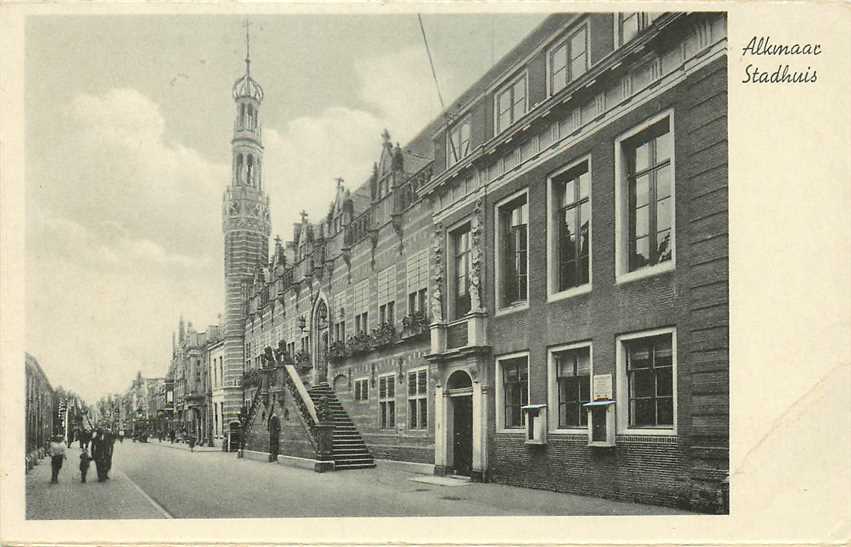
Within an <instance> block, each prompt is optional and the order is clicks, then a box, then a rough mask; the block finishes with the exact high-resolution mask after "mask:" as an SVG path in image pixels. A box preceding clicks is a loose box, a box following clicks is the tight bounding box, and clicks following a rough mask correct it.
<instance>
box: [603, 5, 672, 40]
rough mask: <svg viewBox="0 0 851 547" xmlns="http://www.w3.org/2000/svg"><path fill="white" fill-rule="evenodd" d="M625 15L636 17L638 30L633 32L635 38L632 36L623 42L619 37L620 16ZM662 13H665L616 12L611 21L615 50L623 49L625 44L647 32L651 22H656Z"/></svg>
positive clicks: (621, 37)
mask: <svg viewBox="0 0 851 547" xmlns="http://www.w3.org/2000/svg"><path fill="white" fill-rule="evenodd" d="M627 13H634V14H636V15H637V16H638V29H637V30H636V31H635V36H633V37H632V38H630V39H629V40H626V41H624V40H623V36H621V16H622V15H624V14H627ZM664 13H665V12H664V11H660V12H651V11H622V12H616V13H615V14H614V17H613V18H612V19H613V21H612V25H613V28H612V31H613V35H614V36H613V38H614V42H613V43H614V45H615V49H617V48H620V47H623V46H625V45H626V44H628V43H630V42H631V41H633V40H634V39H635V38H637V37H638V35H639V34H641V33H642V32H644V31H645V30H647V28H648V27H650V26H651V25H652V24H653V22H654V21H656V19H658V18H659V17H661V16H662V15H663V14H664Z"/></svg>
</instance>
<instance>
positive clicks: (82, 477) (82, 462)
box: [80, 448, 92, 482]
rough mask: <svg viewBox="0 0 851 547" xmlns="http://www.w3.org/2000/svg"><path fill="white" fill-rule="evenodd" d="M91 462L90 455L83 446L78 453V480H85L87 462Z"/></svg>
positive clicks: (87, 468) (87, 467)
mask: <svg viewBox="0 0 851 547" xmlns="http://www.w3.org/2000/svg"><path fill="white" fill-rule="evenodd" d="M91 462H92V458H91V456H89V453H88V452H87V451H86V449H85V448H84V449H83V451H82V453H80V482H86V475H87V474H88V473H89V464H90V463H91Z"/></svg>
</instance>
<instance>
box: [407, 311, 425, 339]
mask: <svg viewBox="0 0 851 547" xmlns="http://www.w3.org/2000/svg"><path fill="white" fill-rule="evenodd" d="M428 332H429V320H428V316H427V315H426V314H425V312H423V311H415V312H414V313H412V314H411V315H407V316H405V317H403V318H402V338H415V337H417V336H422V335H424V334H428Z"/></svg>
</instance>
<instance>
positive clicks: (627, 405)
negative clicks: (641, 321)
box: [617, 328, 677, 434]
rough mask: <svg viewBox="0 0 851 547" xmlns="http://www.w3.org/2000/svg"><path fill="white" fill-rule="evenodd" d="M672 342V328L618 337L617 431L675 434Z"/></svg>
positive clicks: (674, 363) (673, 339)
mask: <svg viewBox="0 0 851 547" xmlns="http://www.w3.org/2000/svg"><path fill="white" fill-rule="evenodd" d="M676 339H677V337H676V331H675V329H673V328H668V329H659V330H655V331H649V332H642V333H635V334H629V335H624V336H620V337H618V339H617V345H618V348H617V349H618V355H617V358H618V376H619V383H618V391H617V393H618V430H619V431H621V432H630V433H633V432H635V433H651V434H652V433H661V434H671V433H675V432H676V424H677V411H676V407H677V404H676V403H677V381H676V379H677V371H676V368H677V353H676Z"/></svg>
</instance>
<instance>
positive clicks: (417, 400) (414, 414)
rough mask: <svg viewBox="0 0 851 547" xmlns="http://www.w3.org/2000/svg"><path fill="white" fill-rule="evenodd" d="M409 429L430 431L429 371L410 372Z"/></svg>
mask: <svg viewBox="0 0 851 547" xmlns="http://www.w3.org/2000/svg"><path fill="white" fill-rule="evenodd" d="M408 429H428V369H419V370H412V371H410V372H408Z"/></svg>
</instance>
